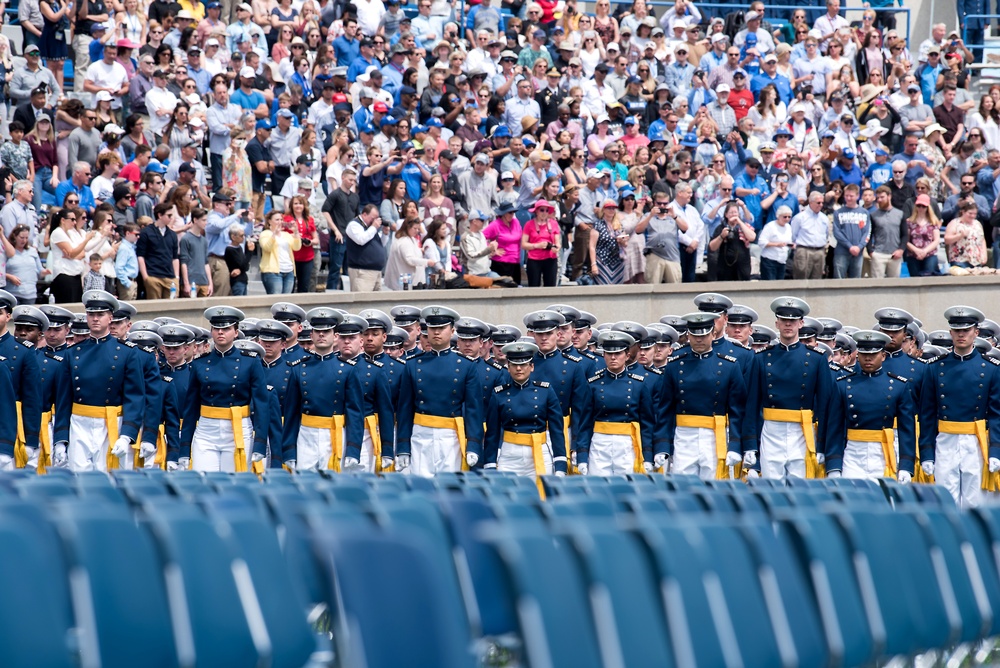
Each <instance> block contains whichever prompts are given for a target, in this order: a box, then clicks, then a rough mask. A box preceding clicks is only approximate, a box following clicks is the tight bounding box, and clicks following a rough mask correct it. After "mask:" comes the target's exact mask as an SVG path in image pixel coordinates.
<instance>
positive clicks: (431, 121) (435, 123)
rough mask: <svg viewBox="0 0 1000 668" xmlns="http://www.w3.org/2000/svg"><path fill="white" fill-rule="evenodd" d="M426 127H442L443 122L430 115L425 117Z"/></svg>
mask: <svg viewBox="0 0 1000 668" xmlns="http://www.w3.org/2000/svg"><path fill="white" fill-rule="evenodd" d="M427 127H429V128H443V127H444V123H442V122H441V119H439V118H434V117H433V116H432V117H431V118H428V119H427Z"/></svg>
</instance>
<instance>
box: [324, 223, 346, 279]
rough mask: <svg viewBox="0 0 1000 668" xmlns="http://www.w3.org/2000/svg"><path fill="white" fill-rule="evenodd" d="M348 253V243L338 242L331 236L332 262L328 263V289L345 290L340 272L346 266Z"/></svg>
mask: <svg viewBox="0 0 1000 668" xmlns="http://www.w3.org/2000/svg"><path fill="white" fill-rule="evenodd" d="M346 254H347V244H345V243H337V241H336V240H334V238H333V237H332V236H331V237H330V262H329V264H328V265H327V275H326V289H327V290H343V289H344V281H343V280H341V278H340V272H341V270H342V269H343V267H344V256H345V255H346Z"/></svg>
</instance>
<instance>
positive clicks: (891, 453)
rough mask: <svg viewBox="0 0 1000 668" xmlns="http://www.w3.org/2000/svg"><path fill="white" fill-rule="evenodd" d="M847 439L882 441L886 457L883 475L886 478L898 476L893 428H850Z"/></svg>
mask: <svg viewBox="0 0 1000 668" xmlns="http://www.w3.org/2000/svg"><path fill="white" fill-rule="evenodd" d="M847 440H849V441H862V442H863V443H881V444H882V457H883V458H884V459H885V470H884V471H883V472H882V475H883V476H884V477H886V478H895V477H896V450H895V447H894V445H893V444H894V441H895V435H894V434H893V433H892V429H848V430H847Z"/></svg>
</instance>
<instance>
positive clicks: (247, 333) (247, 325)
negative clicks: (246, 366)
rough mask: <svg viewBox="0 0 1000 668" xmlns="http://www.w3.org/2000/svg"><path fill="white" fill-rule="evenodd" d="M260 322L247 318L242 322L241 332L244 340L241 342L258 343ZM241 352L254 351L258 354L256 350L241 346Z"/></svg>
mask: <svg viewBox="0 0 1000 668" xmlns="http://www.w3.org/2000/svg"><path fill="white" fill-rule="evenodd" d="M258 322H260V320H258V319H257V318H247V319H245V320H244V321H243V322H241V323H240V326H239V330H240V334H242V335H243V338H242V339H239V340H240V341H253V342H256V341H257V339H258V338H259V337H260V328H259V327H257V323H258ZM240 350H252V351H254V352H256V350H255V349H254V348H252V347H246V346H240Z"/></svg>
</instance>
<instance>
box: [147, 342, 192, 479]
mask: <svg viewBox="0 0 1000 668" xmlns="http://www.w3.org/2000/svg"><path fill="white" fill-rule="evenodd" d="M156 334H157V336H159V337H160V341H162V343H161V344H160V352H161V354H162V358H161V361H160V376H162V377H163V379H164V380H165V381H167V382H168V383H169V385H170V391H172V392H173V395H174V397H175V398H176V401H177V407H178V412H177V431H176V432H174V431H172V428H171V430H170V431H168V430H167V428H166V426H164V432H163V438H162V446H165V447H166V451H167V456H166V462H167V470H168V471H175V470H177V469H187V468H188V466H189V465H190V464H191V447H190V445H188V446H187V447H181V419H180V418H181V410H183V406H184V402H185V399H186V397H187V392H188V386H189V385H190V383H191V365H189V364H188V363H187V362H186V360H185V358H186V355H187V352H188V347H189V346H190V345H191V343H192V342H193V341H194V332H192V331H191V330H190V329H188V328H187V327H186V326H184V325H175V324H166V325H160V326H159V327H157V328H156ZM168 379H169V380H168ZM156 447H157V455H159V452H160V448H161V441H160V440H157V442H156Z"/></svg>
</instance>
